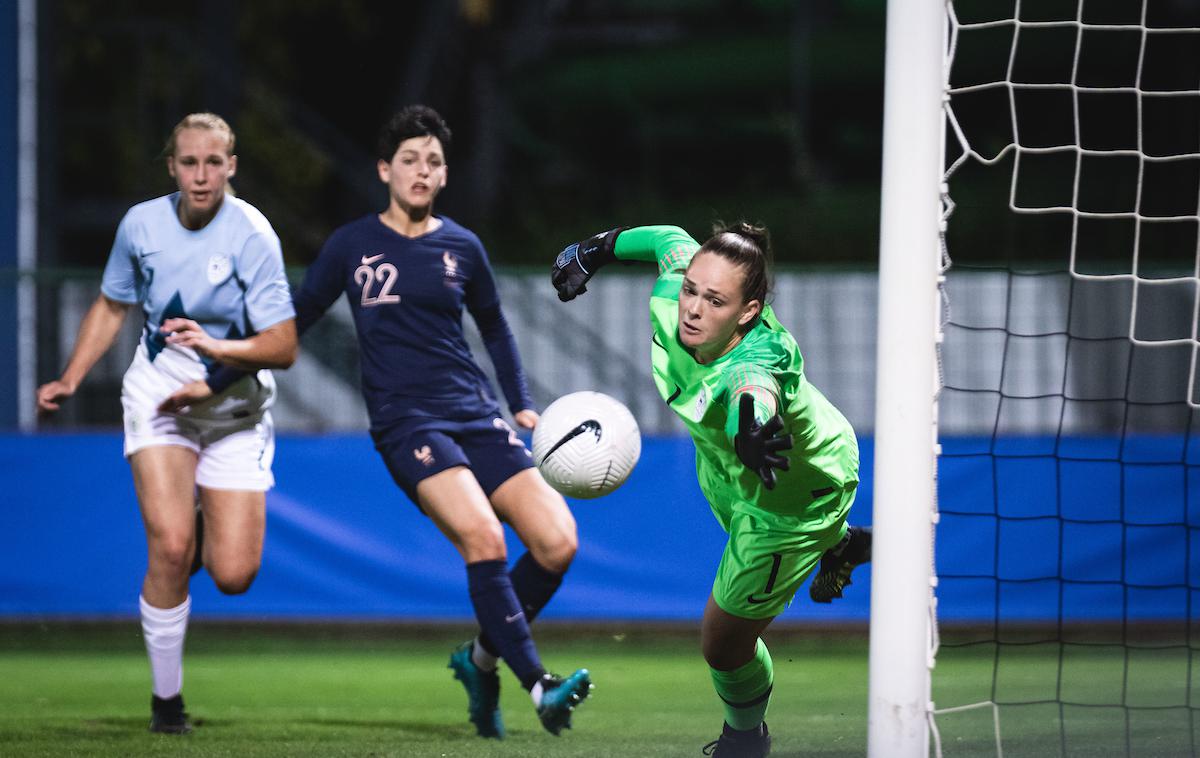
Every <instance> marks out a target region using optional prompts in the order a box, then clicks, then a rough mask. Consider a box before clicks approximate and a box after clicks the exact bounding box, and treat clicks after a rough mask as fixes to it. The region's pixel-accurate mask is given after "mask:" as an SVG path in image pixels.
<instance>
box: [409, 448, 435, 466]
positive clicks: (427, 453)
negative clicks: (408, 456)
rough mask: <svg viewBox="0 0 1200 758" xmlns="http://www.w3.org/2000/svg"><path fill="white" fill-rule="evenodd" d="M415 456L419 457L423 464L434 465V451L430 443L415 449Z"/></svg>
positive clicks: (418, 459)
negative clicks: (430, 447)
mask: <svg viewBox="0 0 1200 758" xmlns="http://www.w3.org/2000/svg"><path fill="white" fill-rule="evenodd" d="M413 457H414V458H416V459H417V461H419V462H420V463H421V465H423V466H432V465H433V451H432V450H430V449H429V445H422V446H421V447H419V448H417V449H415V450H413Z"/></svg>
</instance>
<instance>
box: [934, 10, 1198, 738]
mask: <svg viewBox="0 0 1200 758" xmlns="http://www.w3.org/2000/svg"><path fill="white" fill-rule="evenodd" d="M947 24H948V40H949V44H948V50H947V64H946V91H947V95H948V97H947V99H946V109H945V110H946V117H947V126H948V129H947V134H948V138H947V161H946V173H945V182H946V183H945V185H944V187H943V202H944V209H945V218H946V219H947V221H948V226H947V227H946V230H945V232H944V238H945V242H946V248H947V262H948V261H949V259H950V258H951V257H952V258H953V259H954V261H955V265H954V266H953V267H952V268H950V269H949V271H948V273H947V284H946V290H947V296H948V302H949V306H948V313H947V316H946V319H945V322H946V323H945V332H946V334H945V343H944V347H943V351H942V353H941V355H940V360H941V361H942V363H943V365H942V366H941V369H942V370H941V372H940V375H941V379H942V382H943V389H942V393H941V395H940V397H939V404H940V409H939V426H940V431H941V434H942V436H943V444H944V457H943V459H942V464H941V471H940V474H939V478H940V480H941V482H940V496H939V500H940V508H941V513H940V519H941V525H940V526H939V528H938V546H939V547H938V556H939V565H938V573H939V575H940V578H939V595H940V597H939V599H938V601H937V605H936V607H937V608H938V611H939V613H938V616H939V619H938V621H939V622H940V624H941V626H942V627H943V628H942V630H941V635H940V636H941V637H942V645H941V649H942V652H943V653H945V652H946V650H947V648H951V649H953V650H954V651H955V655H957V656H958V657H957V658H955V657H954V656H950V658H951V659H952V660H953V661H954V662H953V663H952V664H951V668H952V674H945V673H942V674H939V675H935V677H934V694H935V697H936V698H937V700H938V705H939V708H938V709H937V710H935V711H933V713H932V714H931V729H932V734H933V737H934V747H935V750H936V752H937V754H938V755H939V756H940V755H941V754H942V751H943V749H944V750H945V752H946V754H948V755H951V756H953V755H956V754H997V755H1001V754H1004V753H1005V752H1008V753H1009V754H1028V755H1064V756H1065V755H1101V754H1103V755H1114V754H1116V755H1134V754H1136V755H1143V754H1144V755H1185V754H1195V751H1196V744H1197V739H1196V727H1197V724H1196V700H1195V698H1194V696H1193V684H1192V681H1193V679H1195V678H1197V674H1200V670H1194V668H1193V666H1194V664H1193V658H1194V654H1193V651H1194V644H1195V643H1193V639H1192V638H1193V637H1194V636H1195V634H1194V627H1195V626H1196V624H1195V623H1194V618H1193V617H1194V616H1195V615H1196V611H1195V610H1194V608H1196V607H1197V603H1196V600H1198V599H1200V569H1198V568H1197V566H1198V565H1200V538H1198V537H1197V535H1198V534H1200V506H1197V504H1196V503H1195V502H1193V501H1198V500H1200V488H1198V487H1197V486H1196V485H1195V484H1194V481H1195V480H1197V479H1200V455H1198V454H1197V453H1196V450H1195V448H1196V447H1197V445H1196V433H1195V432H1194V431H1193V429H1194V428H1195V424H1194V423H1193V422H1194V420H1195V414H1194V413H1193V412H1192V411H1193V409H1196V408H1198V407H1200V404H1198V401H1200V392H1198V389H1197V380H1196V371H1197V367H1196V364H1197V354H1198V348H1200V342H1198V334H1197V323H1198V319H1200V2H1195V1H1194V0H1187V1H1186V2H1184V1H1183V0H1180V1H1178V2H1172V1H1171V0H1156V1H1155V2H1151V1H1150V0H1142V2H1137V1H1135V0H1123V1H1121V2H1117V1H1116V0H1110V1H1106V2H1101V1H1100V0H1070V1H1069V2H1068V1H1058V0H1043V1H1040V2H1032V3H1031V2H1024V3H1022V2H1020V1H1019V0H1017V1H1016V2H1011V1H1010V2H994V1H993V2H984V1H983V0H977V1H975V2H965V1H963V0H960V1H959V2H948V3H947ZM964 263H965V264H967V265H963V264H964ZM981 479H986V481H985V482H983V483H982V484H980V483H979V481H978V480H981ZM948 480H951V481H948ZM981 535H982V536H981ZM960 543H966V544H968V545H969V546H970V547H967V548H963V547H961V544H960ZM1148 566H1150V567H1152V568H1148ZM963 609H966V610H963ZM983 611H987V613H986V614H985V613H984V612H983ZM952 625H957V626H956V633H955V634H953V635H952V634H950V633H949V631H948V627H949V626H952ZM937 628H938V625H937V623H935V626H934V629H935V634H934V635H933V637H932V639H933V640H934V644H935V645H936V642H937V640H938V638H939V634H938V633H937V631H936V630H937ZM951 637H953V638H954V639H955V641H954V642H950V638H951ZM936 652H937V650H936V649H935V650H934V653H936ZM960 653H961V655H959V654H960ZM946 657H947V656H946V655H943V657H942V659H939V661H938V664H939V668H946V666H945V660H944V659H945V658H946ZM1198 694H1200V693H1198ZM947 724H951V725H952V728H948V727H947ZM951 732H952V733H953V737H952V738H948V737H949V734H950V733H951Z"/></svg>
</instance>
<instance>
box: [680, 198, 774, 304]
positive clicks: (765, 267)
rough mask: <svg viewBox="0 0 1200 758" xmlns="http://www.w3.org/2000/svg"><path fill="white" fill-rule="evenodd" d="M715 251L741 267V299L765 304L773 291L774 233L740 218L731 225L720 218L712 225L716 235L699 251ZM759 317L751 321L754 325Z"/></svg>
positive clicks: (714, 252) (698, 253)
mask: <svg viewBox="0 0 1200 758" xmlns="http://www.w3.org/2000/svg"><path fill="white" fill-rule="evenodd" d="M701 253H712V254H714V255H719V256H721V257H722V258H724V259H725V260H727V261H729V262H730V263H732V264H734V265H735V266H737V267H738V268H740V269H741V270H742V274H743V275H744V281H743V282H742V301H743V302H746V303H748V302H750V301H751V300H757V301H758V302H760V303H762V304H763V306H766V304H767V297H768V296H769V295H770V294H771V287H772V282H771V259H772V253H771V234H770V232H768V231H767V227H765V226H761V225H757V224H751V223H747V222H746V221H738V222H736V223H734V224H730V225H729V226H726V225H724V224H723V223H721V222H719V221H718V222H717V223H716V224H714V225H713V236H712V237H710V238H709V239H708V241H707V242H705V243H704V244H703V245H701V246H700V249H699V250H697V251H696V255H700V254H701ZM757 322H758V319H755V320H754V321H751V322H750V324H749V325H748V327H752V326H754V324H756V323H757Z"/></svg>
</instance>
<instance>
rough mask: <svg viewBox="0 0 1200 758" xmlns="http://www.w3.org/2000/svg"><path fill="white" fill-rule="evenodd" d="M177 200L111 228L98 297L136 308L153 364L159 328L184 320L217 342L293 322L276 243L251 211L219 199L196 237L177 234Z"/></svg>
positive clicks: (137, 209) (151, 206) (180, 229)
mask: <svg viewBox="0 0 1200 758" xmlns="http://www.w3.org/2000/svg"><path fill="white" fill-rule="evenodd" d="M178 201H179V193H177V192H175V193H172V194H170V195H166V196H164V197H159V198H155V199H154V200H147V201H146V202H144V203H138V204H137V205H135V206H133V207H132V208H130V209H129V211H128V212H127V213H126V214H125V218H123V219H122V220H121V224H120V226H118V227H117V238H116V240H115V241H114V242H113V248H112V253H111V254H110V255H109V257H108V265H106V266H105V267H104V280H103V282H102V283H101V285H100V290H101V291H102V292H103V293H104V294H105V296H107V297H109V298H110V299H112V300H116V301H117V302H121V303H140V304H141V306H142V312H143V313H144V314H145V316H146V326H145V330H144V332H143V343H144V344H145V346H146V349H147V350H148V351H149V353H150V356H149V357H150V359H151V360H152V361H153V360H154V359H155V358H156V357H157V356H158V353H159V352H160V351H161V350H162V349H163V348H164V347H165V346H166V340H165V336H164V335H163V334H162V333H161V332H160V331H159V326H161V325H162V322H163V321H165V320H166V319H168V318H174V317H183V318H190V319H192V320H194V321H196V322H197V323H199V324H200V326H202V327H203V328H204V331H206V332H208V333H209V334H210V335H212V336H213V337H215V338H217V339H241V338H243V337H249V336H251V335H254V334H257V333H258V332H261V331H262V330H263V329H266V328H267V327H270V326H273V325H275V324H278V323H279V322H281V321H286V320H287V319H290V318H294V317H295V315H296V312H295V310H294V309H293V308H292V297H291V292H290V291H289V289H288V284H287V278H286V277H285V275H284V271H283V253H282V250H281V249H280V246H279V237H277V236H276V234H275V230H274V229H272V228H271V224H270V222H269V221H267V219H266V217H265V216H263V214H262V213H260V212H259V211H258V209H257V208H255V207H254V206H252V205H250V204H249V203H247V202H245V201H244V200H239V199H238V198H236V197H233V196H231V195H227V196H226V197H225V199H224V201H223V202H222V203H221V207H220V209H219V210H218V211H217V215H216V216H214V217H213V219H212V221H209V222H208V224H207V225H205V227H204V228H203V229H199V230H196V231H192V230H190V229H186V228H184V226H183V224H181V223H180V221H179V217H178V216H177V215H176V211H175V208H176V204H177V203H178Z"/></svg>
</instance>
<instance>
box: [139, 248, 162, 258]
mask: <svg viewBox="0 0 1200 758" xmlns="http://www.w3.org/2000/svg"><path fill="white" fill-rule="evenodd" d="M161 252H162V250H142V251H141V252H139V253H138V257H139V258H141V259H142V260H146V259H147V258H149V257H150V256H152V255H158V254H159V253H161Z"/></svg>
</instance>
